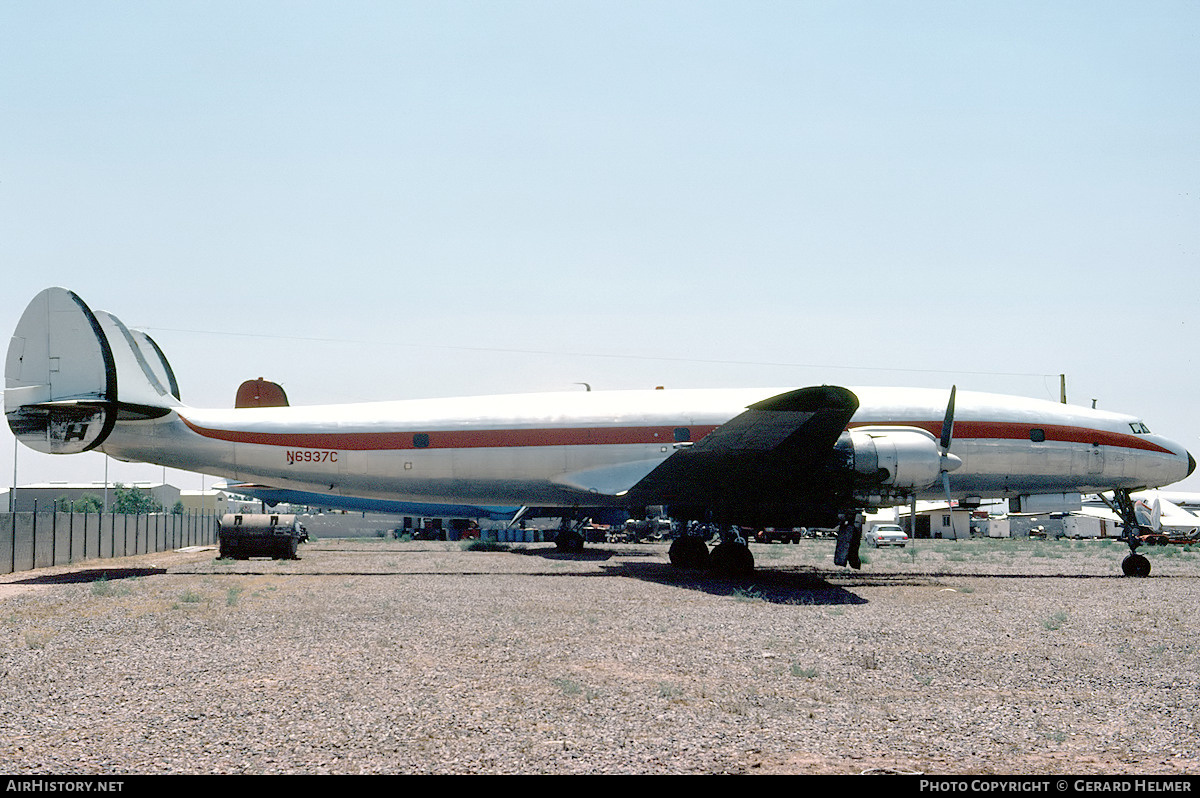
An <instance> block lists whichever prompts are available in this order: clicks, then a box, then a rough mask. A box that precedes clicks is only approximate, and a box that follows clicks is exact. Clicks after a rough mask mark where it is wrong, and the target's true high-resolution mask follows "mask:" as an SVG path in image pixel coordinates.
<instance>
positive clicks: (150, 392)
mask: <svg viewBox="0 0 1200 798" xmlns="http://www.w3.org/2000/svg"><path fill="white" fill-rule="evenodd" d="M4 381H5V391H4V415H5V417H6V418H7V419H8V425H9V427H10V428H11V429H12V431H13V434H14V435H15V436H16V437H17V440H19V441H21V443H24V444H25V445H26V446H29V447H30V448H31V449H35V450H37V451H39V452H47V453H51V454H74V453H77V452H85V451H88V450H89V449H94V448H96V447H97V446H99V445H100V444H102V443H103V442H104V439H105V438H107V437H108V435H109V433H110V432H112V429H113V426H114V425H115V424H116V423H117V421H118V420H122V419H144V418H154V417H157V416H161V415H163V414H165V413H167V412H169V409H170V408H172V407H176V406H178V405H179V388H178V386H177V385H176V383H175V375H174V373H173V372H172V371H171V366H170V364H168V363H167V360H166V358H165V357H163V354H162V352H161V351H160V350H159V348H158V347H157V346H156V345H155V344H154V342H153V341H152V340H151V339H150V338H149V336H147V335H145V334H144V333H139V332H135V331H131V330H129V329H128V328H127V327H125V325H124V324H122V323H121V322H120V320H119V319H117V318H116V317H115V316H113V315H112V314H110V313H104V312H103V311H101V312H99V313H96V312H93V311H92V310H91V309H90V308H89V307H88V306H87V304H86V303H85V302H84V301H83V300H82V299H80V298H79V296H78V295H77V294H75V293H74V292H72V291H68V290H67V289H65V288H47V289H46V290H45V291H42V292H41V293H40V294H38V295H37V296H36V297H34V298H33V301H32V302H30V303H29V306H28V307H27V308H26V309H25V312H24V314H22V316H21V320H20V321H19V322H17V329H16V331H15V332H14V333H13V337H12V341H11V342H10V343H9V347H8V358H7V360H6V361H5V364H4Z"/></svg>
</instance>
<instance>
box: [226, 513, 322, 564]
mask: <svg viewBox="0 0 1200 798" xmlns="http://www.w3.org/2000/svg"><path fill="white" fill-rule="evenodd" d="M218 534H219V540H220V544H219V550H220V557H221V559H233V560H247V559H249V558H251V557H271V558H272V559H276V560H294V559H296V547H297V546H298V545H299V544H300V541H301V540H304V539H305V537H306V536H305V532H304V527H303V526H301V525H300V521H299V520H298V519H297V518H296V516H294V515H277V514H276V515H271V514H266V513H228V514H226V515H223V516H221V527H220V531H219V533H218Z"/></svg>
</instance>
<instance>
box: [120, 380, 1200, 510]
mask: <svg viewBox="0 0 1200 798" xmlns="http://www.w3.org/2000/svg"><path fill="white" fill-rule="evenodd" d="M851 390H853V391H854V393H855V394H856V395H857V397H858V399H859V402H860V405H859V409H858V411H857V412H856V413H855V415H854V416H853V418H852V419H851V421H850V424H849V426H850V427H852V428H853V427H858V426H896V427H920V428H922V429H925V430H928V431H929V432H932V433H933V434H934V435H937V434H939V432H940V430H941V426H942V420H943V417H944V415H945V411H946V403H947V399H948V393H949V392H948V391H940V390H928V389H914V388H852V389H851ZM782 392H783V391H782V390H770V389H765V390H750V389H712V390H656V391H610V392H606V391H588V392H585V391H580V392H574V393H560V394H524V395H506V396H479V397H462V398H454V399H416V400H405V401H396V402H378V403H364V404H351V405H326V406H311V407H279V408H254V409H237V410H204V409H197V408H189V407H184V406H180V407H176V408H174V409H172V410H171V411H170V412H169V413H168V414H167V415H165V416H163V417H161V418H157V419H152V420H143V421H128V422H127V421H122V422H119V423H118V424H117V425H116V427H115V429H114V430H113V432H112V434H111V436H110V437H109V438H108V439H107V440H106V441H105V442H104V444H103V447H102V448H103V451H105V452H107V453H108V454H110V455H112V456H114V457H117V458H120V459H126V460H135V461H145V462H152V463H158V464H161V465H165V466H171V467H176V468H183V469H188V470H193V471H201V472H204V473H208V474H213V475H219V476H223V477H227V478H229V479H233V480H240V481H251V482H256V483H260V484H264V485H270V486H273V487H277V488H287V489H293V490H303V491H312V492H317V493H326V494H333V495H342V496H355V497H361V498H378V499H400V500H407V501H414V502H444V501H455V502H470V503H475V504H487V505H510V506H512V505H515V506H522V505H531V506H552V507H559V506H561V507H573V506H620V505H623V504H624V499H623V493H624V491H626V490H628V489H629V488H630V487H632V486H633V485H634V484H635V483H636V482H637V481H638V480H639V479H640V478H641V477H642V476H645V474H647V473H649V472H650V471H651V470H652V469H653V468H654V467H655V466H657V465H658V464H659V463H661V462H662V461H663V460H665V459H666V458H668V457H670V456H671V455H672V454H673V453H674V452H675V451H676V450H677V448H678V447H680V446H686V445H688V443H694V442H696V441H698V440H700V439H702V438H703V436H704V435H707V434H708V433H709V432H711V431H712V430H713V429H715V428H716V427H718V426H720V425H721V424H724V423H725V422H727V421H729V420H730V419H732V418H733V417H735V416H737V415H738V414H740V413H742V412H743V411H744V410H745V409H746V407H747V406H748V405H750V404H753V403H755V402H758V401H760V400H764V399H767V398H768V397H772V396H775V395H777V394H780V393H782ZM954 419H955V423H954V436H953V441H952V444H951V452H952V453H953V454H954V455H955V456H956V457H957V458H959V459H960V460H961V461H962V465H961V466H960V467H958V468H957V469H956V470H955V471H954V472H953V474H952V480H951V486H952V492H953V495H954V496H955V497H957V498H962V497H1007V496H1017V495H1030V494H1052V493H1088V492H1099V491H1106V490H1113V489H1118V488H1127V489H1135V488H1141V487H1150V486H1161V485H1168V484H1171V483H1173V482H1176V481H1179V480H1181V479H1183V478H1184V477H1186V476H1187V475H1188V473H1189V471H1190V468H1191V466H1190V465H1189V456H1188V454H1187V452H1186V451H1185V450H1184V449H1183V447H1181V446H1179V445H1178V444H1176V443H1173V442H1171V441H1169V440H1167V439H1165V438H1162V437H1160V436H1156V435H1152V434H1149V433H1148V432H1145V431H1144V430H1145V427H1144V425H1142V424H1141V421H1140V419H1138V418H1136V417H1134V416H1127V415H1122V414H1117V413H1109V412H1104V411H1098V410H1093V409H1088V408H1083V407H1076V406H1072V405H1064V404H1058V403H1054V402H1048V401H1043V400H1034V399H1024V398H1019V397H1012V396H1002V395H996V394H983V393H970V392H958V398H957V409H956V412H955V416H954ZM917 496H918V498H923V497H931V498H932V497H943V498H944V497H945V493H944V491H943V486H942V484H941V482H940V481H938V482H936V483H934V484H930V485H929V486H928V487H926V488H923V489H919V490H918V491H917Z"/></svg>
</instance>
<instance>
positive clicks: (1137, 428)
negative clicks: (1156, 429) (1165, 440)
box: [1129, 421, 1150, 435]
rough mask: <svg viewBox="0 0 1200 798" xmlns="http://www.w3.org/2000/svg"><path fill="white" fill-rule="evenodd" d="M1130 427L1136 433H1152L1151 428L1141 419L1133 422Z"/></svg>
mask: <svg viewBox="0 0 1200 798" xmlns="http://www.w3.org/2000/svg"><path fill="white" fill-rule="evenodd" d="M1129 428H1130V429H1131V430H1133V434H1134V435H1149V434H1150V428H1149V427H1147V426H1146V425H1145V424H1143V423H1142V422H1140V421H1134V422H1132V423H1131V424H1130V425H1129Z"/></svg>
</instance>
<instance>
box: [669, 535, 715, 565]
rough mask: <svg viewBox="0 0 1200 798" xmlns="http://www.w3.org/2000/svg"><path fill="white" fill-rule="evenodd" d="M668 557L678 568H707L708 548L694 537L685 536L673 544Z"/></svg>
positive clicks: (676, 539)
mask: <svg viewBox="0 0 1200 798" xmlns="http://www.w3.org/2000/svg"><path fill="white" fill-rule="evenodd" d="M667 557H669V558H670V560H671V565H673V566H675V567H676V568H707V567H708V546H707V545H706V544H705V542H704V541H703V540H701V539H700V538H698V537H695V536H694V535H684V536H683V537H681V538H675V540H674V542H672V543H671V548H670V549H669V550H668V551H667Z"/></svg>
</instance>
